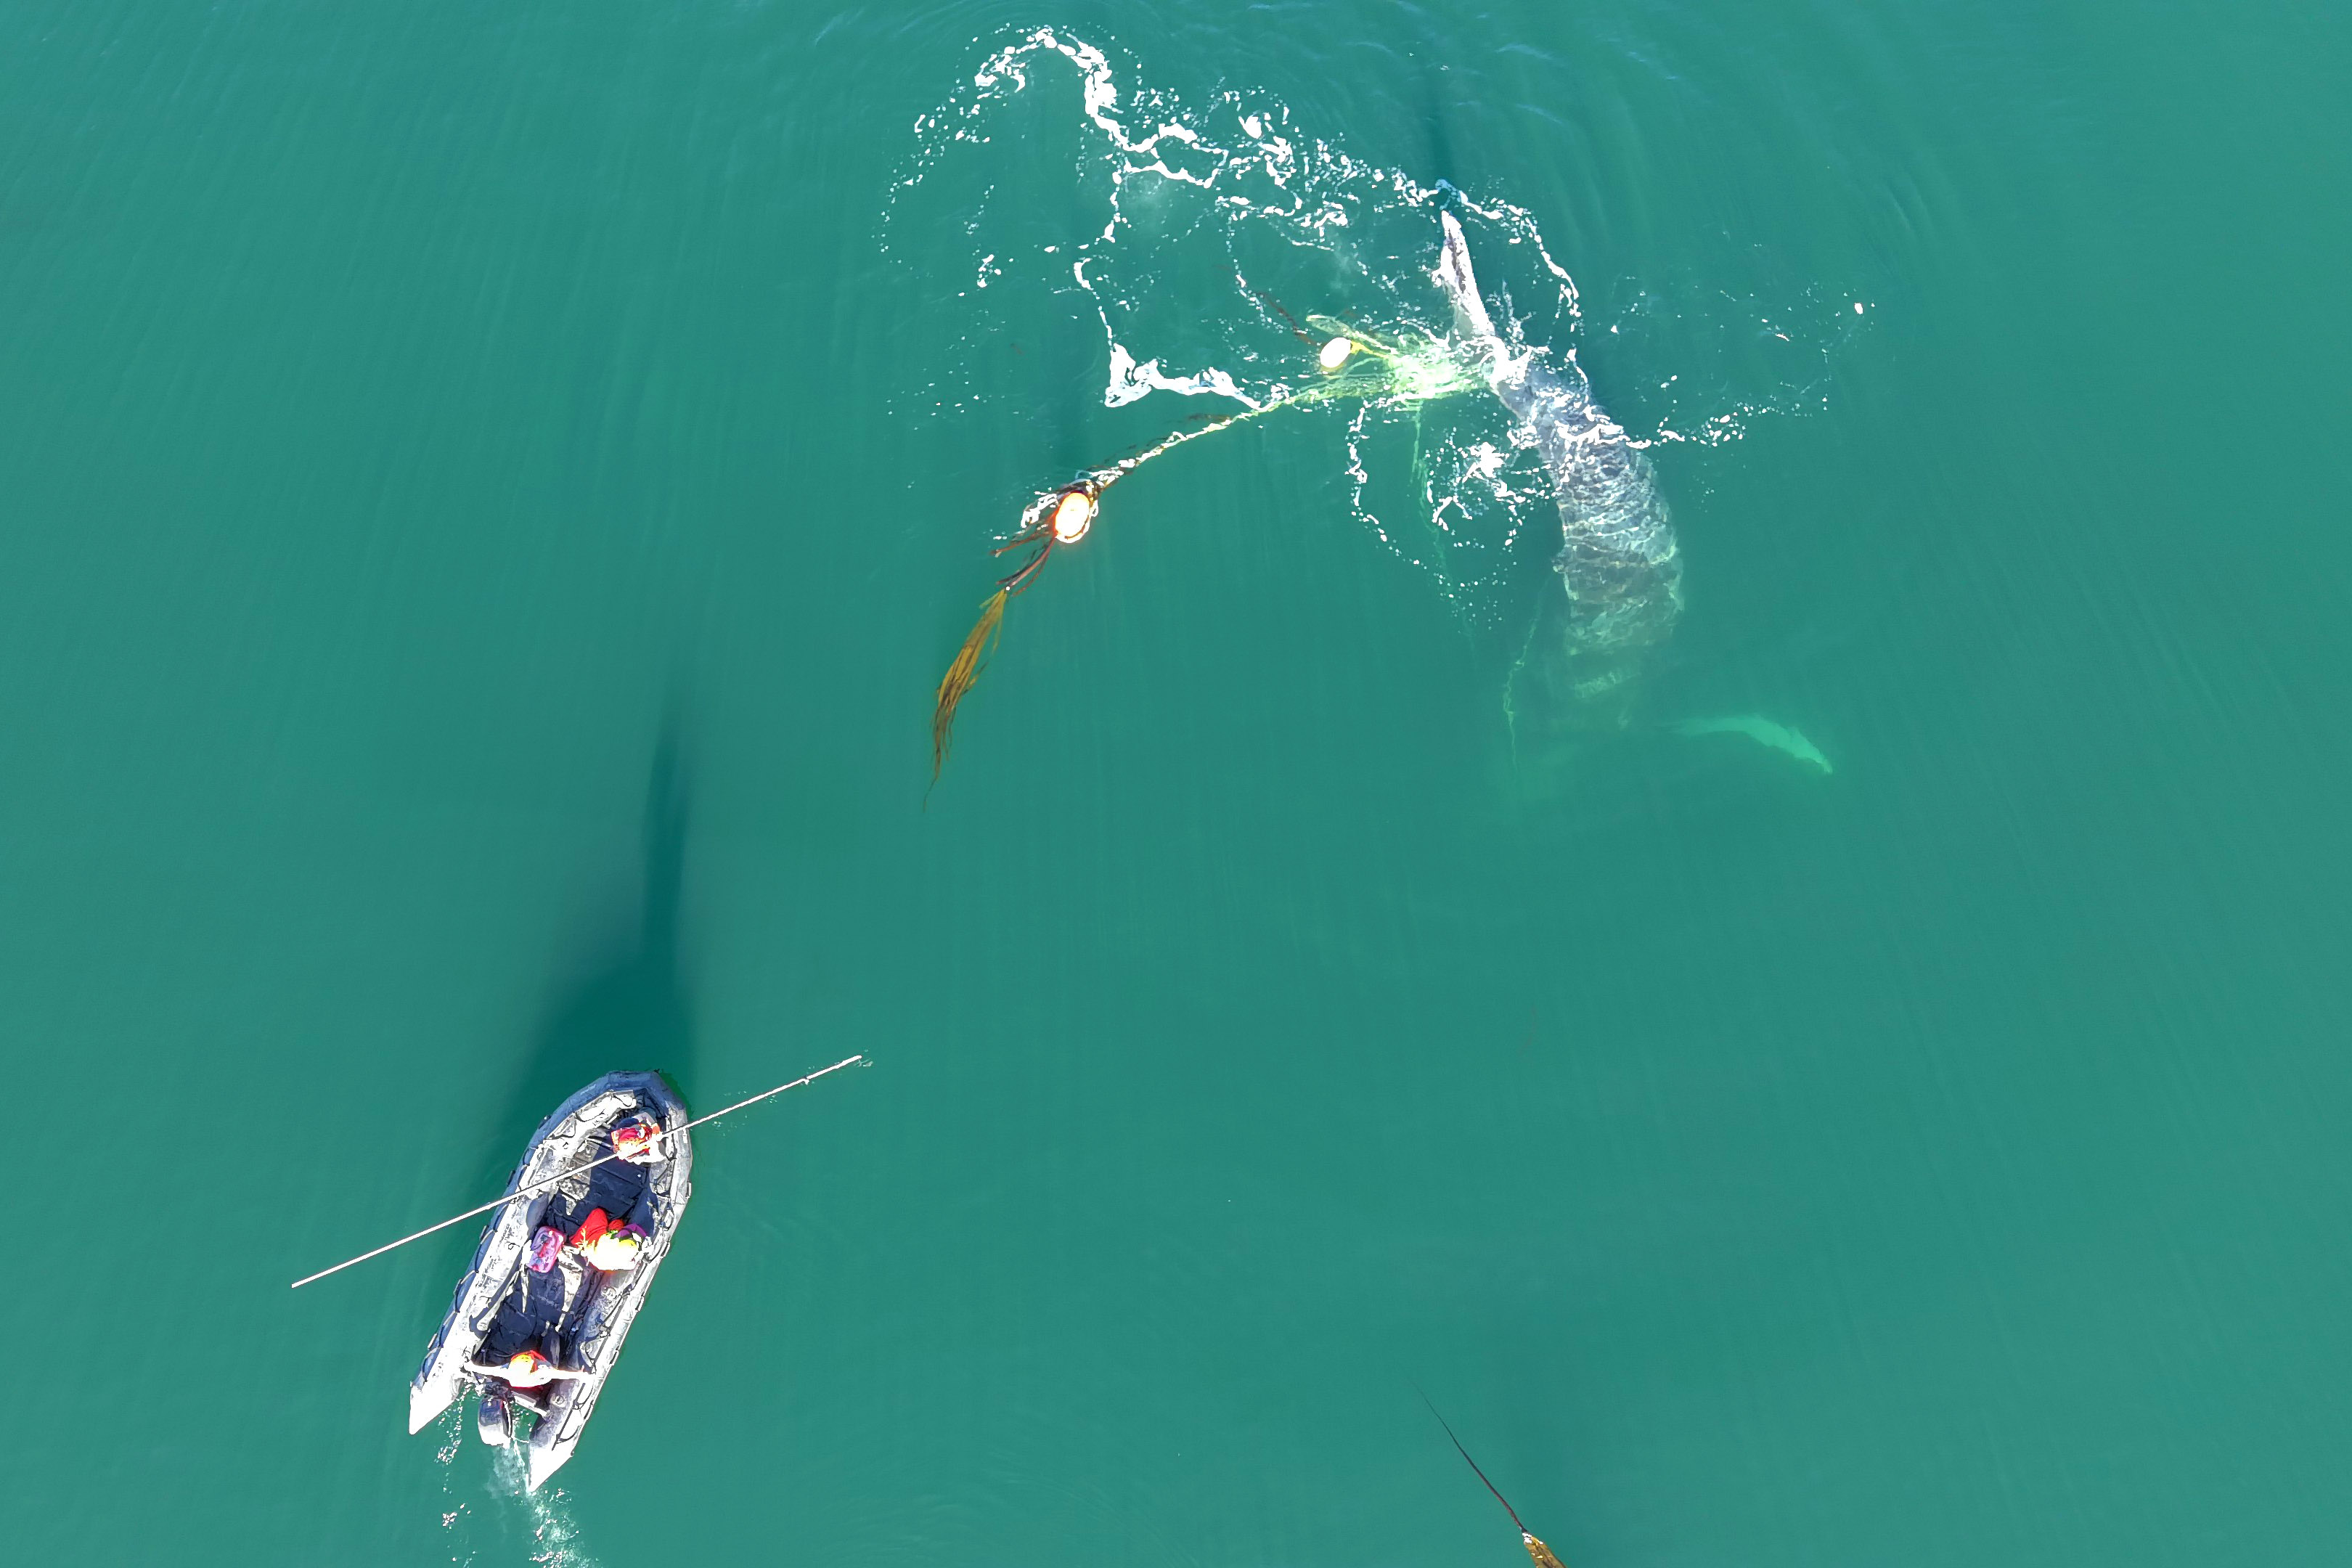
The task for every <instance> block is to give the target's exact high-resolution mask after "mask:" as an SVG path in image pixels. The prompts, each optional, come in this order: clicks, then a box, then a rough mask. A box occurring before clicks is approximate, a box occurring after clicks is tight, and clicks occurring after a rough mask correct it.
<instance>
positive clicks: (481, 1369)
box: [466, 1345, 593, 1388]
mask: <svg viewBox="0 0 2352 1568" xmlns="http://www.w3.org/2000/svg"><path fill="white" fill-rule="evenodd" d="M466 1370H467V1371H468V1372H477V1373H481V1374H482V1375H483V1376H485V1377H491V1378H496V1379H497V1380H498V1381H499V1382H500V1383H503V1384H506V1385H507V1386H508V1387H509V1388H544V1387H546V1386H547V1385H548V1384H551V1383H558V1382H563V1383H577V1382H580V1381H581V1380H583V1379H584V1378H587V1377H590V1376H593V1373H585V1372H573V1371H572V1370H571V1369H570V1368H568V1367H561V1366H558V1365H556V1364H555V1363H554V1361H553V1360H552V1359H551V1358H550V1357H549V1356H548V1355H547V1354H546V1353H545V1352H542V1351H541V1350H540V1349H538V1348H537V1347H536V1346H530V1345H526V1346H525V1347H523V1348H522V1349H521V1350H519V1351H517V1352H514V1354H512V1355H510V1356H509V1357H507V1359H506V1360H504V1361H502V1362H497V1363H482V1362H478V1361H469V1362H467V1363H466Z"/></svg>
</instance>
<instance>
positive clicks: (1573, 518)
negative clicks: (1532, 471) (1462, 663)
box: [1434, 213, 1683, 733]
mask: <svg viewBox="0 0 2352 1568" xmlns="http://www.w3.org/2000/svg"><path fill="white" fill-rule="evenodd" d="M1439 218H1440V221H1441V222H1442V223H1443V224H1444V230H1445V233H1444V247H1443V248H1442V250H1441V251H1440V254H1439V257H1438V262H1437V270H1436V272H1435V274H1434V276H1435V279H1436V281H1437V284H1438V286H1439V287H1440V288H1442V289H1444V290H1445V292H1446V294H1447V296H1448V297H1449V298H1450V299H1451V300H1453V303H1454V336H1455V339H1456V342H1457V343H1458V345H1459V346H1460V347H1461V349H1462V350H1463V351H1464V352H1465V353H1467V354H1468V355H1470V356H1471V357H1472V358H1473V360H1474V361H1475V363H1477V365H1478V368H1479V371H1480V373H1481V374H1483V375H1484V376H1485V378H1486V384H1487V386H1488V387H1489V388H1491V389H1492V390H1493V392H1494V394H1495V395H1496V397H1498V398H1500V399H1501V400H1502V404H1503V406H1504V407H1506V408H1507V409H1508V410H1510V413H1511V416H1512V418H1513V421H1514V422H1515V424H1516V425H1517V427H1518V435H1519V439H1520V441H1521V442H1522V444H1524V445H1526V446H1528V447H1532V448H1534V450H1535V452H1536V453H1537V455H1538V456H1539V457H1540V458H1542V459H1543V462H1544V466H1545V468H1548V469H1549V470H1550V473H1551V479H1552V485H1553V488H1554V489H1555V490H1556V491H1557V492H1558V494H1559V527H1560V549H1559V554H1558V555H1556V556H1554V557H1553V558H1552V570H1553V571H1555V572H1557V573H1559V578H1560V586H1561V588H1562V589H1563V590H1564V595H1563V596H1562V597H1561V598H1558V599H1555V598H1553V597H1551V595H1549V594H1547V595H1546V596H1545V598H1546V603H1545V607H1544V609H1543V611H1542V612H1541V613H1540V614H1539V615H1538V619H1537V621H1536V623H1535V625H1534V626H1533V627H1532V628H1530V630H1529V633H1528V648H1527V651H1526V652H1525V653H1523V654H1522V655H1521V657H1520V660H1519V664H1518V666H1517V668H1516V669H1515V670H1514V671H1513V674H1512V681H1511V690H1510V694H1509V698H1508V701H1507V705H1508V708H1509V710H1510V712H1511V716H1512V721H1513V729H1514V732H1515V733H1516V732H1517V725H1518V722H1519V721H1520V720H1521V719H1523V718H1528V719H1533V720H1535V721H1538V723H1542V724H1544V725H1546V726H1548V727H1552V728H1567V729H1595V728H1599V729H1616V728H1622V726H1623V725H1624V723H1625V722H1626V719H1627V716H1628V711H1629V705H1630V700H1631V696H1632V691H1631V688H1630V684H1629V683H1630V682H1631V681H1632V679H1633V676H1634V675H1635V674H1637V673H1638V672H1639V670H1640V668H1641V665H1642V663H1643V659H1644V658H1645V657H1646V656H1647V655H1648V654H1649V652H1650V651H1651V650H1652V649H1654V648H1655V647H1658V645H1660V644H1661V643H1664V641H1665V640H1666V638H1667V637H1670V636H1672V635H1673V632H1674V629H1675V618H1676V617H1677V616H1679V615H1680V614H1681V613H1682V607H1683V587H1682V584H1683V567H1682V558H1681V555H1680V553H1679V552H1677V550H1676V549H1675V531H1674V525H1673V523H1672V521H1670V519H1669V518H1668V516H1667V512H1666V503H1665V501H1664V500H1663V499H1662V498H1661V497H1660V496H1659V494H1658V487H1657V483H1656V480H1655V479H1654V476H1653V475H1652V473H1651V470H1650V461H1649V459H1648V458H1646V457H1644V456H1643V453H1642V450H1641V448H1639V447H1635V446H1634V445H1633V441H1632V440H1631V439H1629V438H1628V437H1627V436H1626V434H1625V430H1624V427H1623V426H1621V425H1619V424H1618V423H1617V422H1616V421H1615V420H1613V419H1612V418H1610V417H1609V416H1608V415H1607V414H1606V413H1604V412H1602V410H1601V405H1599V404H1597V403H1595V402H1594V401H1593V400H1592V384H1591V382H1589V381H1587V380H1586V379H1585V375H1584V372H1583V371H1582V369H1580V367H1579V366H1578V365H1577V363H1576V361H1575V360H1574V358H1573V357H1570V359H1568V361H1567V363H1565V364H1564V365H1562V366H1559V367H1558V368H1555V367H1553V366H1551V365H1549V364H1546V363H1542V358H1541V355H1540V354H1539V353H1537V352H1536V351H1533V350H1523V351H1520V352H1517V353H1515V352H1513V350H1512V348H1511V346H1510V345H1509V344H1508V343H1507V342H1505V341H1504V340H1503V336H1502V334H1501V333H1499V332H1497V331H1496V330H1495V323H1494V320H1493V318H1492V317H1490V316H1489V315H1488V314H1487V312H1486V300H1485V299H1484V298H1483V297H1481V295H1480V294H1479V291H1478V279H1477V275H1476V274H1475V273H1474V272H1473V271H1472V270H1471V268H1470V247H1469V243H1468V242H1467V241H1466V240H1465V239H1464V238H1463V236H1462V226H1461V225H1460V224H1459V223H1456V222H1455V221H1454V215H1453V214H1452V213H1441V214H1440V215H1439Z"/></svg>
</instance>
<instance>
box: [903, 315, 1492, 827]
mask: <svg viewBox="0 0 2352 1568" xmlns="http://www.w3.org/2000/svg"><path fill="white" fill-rule="evenodd" d="M1275 308H1276V310H1281V307H1280V306H1278V305H1277V306H1276V307H1275ZM1282 314H1283V319H1284V320H1285V321H1289V320H1290V316H1289V312H1288V311H1283V312H1282ZM1290 324H1291V330H1292V331H1294V332H1296V333H1297V335H1298V336H1299V337H1300V338H1301V339H1303V340H1304V341H1306V342H1309V343H1314V342H1317V340H1316V339H1315V338H1314V337H1313V336H1311V335H1310V334H1309V333H1307V331H1305V329H1303V328H1301V327H1300V326H1299V325H1298V323H1297V322H1296V321H1291V323H1290ZM1307 324H1308V325H1309V326H1312V327H1314V328H1316V329H1317V330H1318V331H1325V332H1328V333H1329V334H1331V335H1330V337H1329V338H1328V341H1325V342H1322V344H1321V346H1320V348H1319V349H1318V352H1317V353H1316V356H1315V364H1316V368H1317V369H1318V371H1319V372H1321V374H1322V376H1323V379H1322V380H1321V381H1319V382H1316V383H1310V384H1307V385H1306V386H1303V387H1300V388H1299V389H1298V390H1297V391H1294V392H1286V393H1283V394H1281V395H1277V396H1276V397H1274V398H1273V399H1271V400H1270V401H1268V402H1265V403H1262V404H1259V405H1257V406H1255V407H1253V408H1244V409H1243V410H1241V411H1240V412H1239V413H1235V414H1227V415H1223V416H1220V417H1218V418H1215V419H1212V420H1209V421H1207V422H1206V423H1204V424H1201V425H1197V426H1193V427H1192V428H1191V429H1189V430H1179V431H1177V432H1176V433H1175V434H1174V435H1172V436H1170V437H1168V438H1167V439H1165V440H1163V441H1160V442H1159V443H1157V444H1156V445H1153V446H1151V447H1146V448H1144V449H1143V450H1142V451H1140V452H1138V453H1136V454H1134V455H1133V456H1131V457H1127V458H1120V459H1119V460H1118V462H1116V463H1111V464H1109V465H1108V466H1106V467H1103V468H1095V469H1092V470H1090V471H1088V472H1087V474H1085V475H1084V476H1082V477H1081V478H1079V479H1076V480H1075V481H1073V482H1071V483H1069V484H1066V485H1064V486H1063V487H1062V488H1061V489H1057V490H1047V491H1045V492H1044V493H1043V494H1041V495H1039V496H1038V497H1037V498H1036V499H1035V500H1032V501H1031V502H1030V503H1029V505H1028V506H1027V508H1025V509H1024V510H1023V511H1022V513H1021V522H1020V526H1019V527H1018V528H1017V529H1015V530H1014V531H1013V537H1012V538H1010V539H1008V540H1006V541H1005V542H1003V544H1000V545H998V546H997V547H996V550H995V552H994V553H996V554H998V555H1003V554H1007V553H1009V552H1013V551H1015V550H1022V549H1032V548H1034V552H1033V553H1032V554H1031V555H1030V557H1029V559H1028V560H1026V561H1024V562H1023V563H1022V564H1021V568H1020V570H1019V571H1017V572H1014V573H1013V574H1012V575H1010V576H1008V577H1002V578H999V579H998V580H997V584H996V592H995V593H993V594H991V595H989V596H988V597H987V598H986V599H983V600H982V601H981V606H980V619H979V620H978V621H976V622H975V623H973V625H972V628H971V635H969V636H968V637H965V638H964V639H963V647H961V648H959V649H958V650H957V652H956V656H955V660H954V662H953V663H951V664H950V665H949V666H948V671H947V674H945V675H944V676H941V677H940V689H939V691H938V693H937V694H936V696H935V697H934V698H933V700H932V704H931V783H932V784H938V783H939V782H940V769H941V768H943V767H945V766H946V765H947V760H948V747H949V743H950V740H951V739H952V737H953V731H954V727H955V716H956V709H957V707H958V706H959V705H960V704H961V702H962V701H963V700H964V699H965V698H966V697H967V696H969V695H971V689H972V688H973V687H974V686H976V685H978V684H979V683H980V673H981V671H982V669H984V668H987V666H988V655H989V652H990V650H991V649H992V647H994V646H995V644H996V643H997V642H998V641H999V640H1000V639H1001V638H1002V637H1003V631H1004V607H1005V605H1006V603H1007V602H1008V601H1010V600H1011V599H1012V597H1013V595H1015V594H1018V593H1020V592H1021V591H1022V590H1023V589H1024V588H1026V587H1028V586H1029V584H1031V583H1032V582H1033V581H1034V580H1035V578H1036V575H1037V574H1038V573H1039V572H1040V571H1042V570H1043V569H1044V568H1045V562H1046V560H1047V558H1049V557H1050V556H1051V555H1052V554H1053V553H1054V551H1055V548H1056V547H1057V546H1059V545H1065V544H1076V543H1077V542H1079V541H1080V540H1082V539H1084V538H1085V537H1086V536H1087V530H1088V529H1089V528H1090V527H1092V526H1093V523H1094V520H1095V513H1096V511H1097V510H1099V509H1100V507H1101V505H1102V497H1103V492H1104V491H1105V490H1108V489H1110V487H1111V486H1113V485H1115V484H1117V483H1118V481H1119V480H1121V479H1125V478H1127V476H1128V475H1129V474H1131V473H1133V472H1135V470H1136V469H1138V468H1141V467H1143V465H1144V464H1146V463H1148V462H1150V461H1151V460H1152V459H1153V458H1157V457H1159V456H1160V455H1161V454H1162V453H1165V452H1171V451H1173V450H1174V449H1175V448H1177V447H1181V446H1182V445H1183V444H1184V443H1185V442H1187V441H1197V440H1199V439H1200V438H1201V437H1203V436H1213V435H1215V434H1216V433H1217V432H1218V431H1220V430H1225V429H1230V428H1232V427H1233V426H1235V425H1240V424H1243V423H1245V422H1246V421H1248V420H1252V419H1262V418H1264V417H1265V416H1266V415H1269V414H1272V413H1274V412H1276V410H1278V409H1284V408H1291V407H1297V406H1301V405H1307V404H1313V403H1328V402H1330V401H1331V400H1333V399H1335V398H1342V397H1356V398H1367V399H1370V398H1382V397H1393V398H1399V399H1401V400H1402V401H1406V402H1423V401H1426V400H1427V399H1429V398H1431V397H1440V396H1444V395H1447V394H1448V393H1450V392H1452V391H1455V390H1458V388H1457V387H1456V386H1455V385H1454V384H1453V383H1452V382H1450V381H1447V380H1445V379H1444V378H1443V377H1440V378H1438V379H1436V380H1433V381H1428V382H1425V383H1413V384H1404V382H1403V380H1402V378H1400V377H1398V376H1397V375H1396V374H1394V373H1393V367H1394V365H1395V364H1396V363H1398V362H1399V361H1400V359H1401V358H1402V357H1404V356H1406V355H1408V354H1409V353H1411V351H1410V350H1409V349H1408V348H1407V347H1406V345H1404V344H1402V343H1401V342H1394V341H1391V340H1390V339H1386V338H1383V337H1381V336H1379V335H1378V334H1376V333H1373V332H1370V331H1365V330H1364V329H1363V328H1360V327H1358V326H1355V325H1353V324H1351V323H1349V322H1345V321H1337V320H1334V319H1333V318H1331V317H1329V316H1309V317H1307ZM1358 355H1362V356H1363V362H1364V363H1366V364H1368V365H1370V366H1374V367H1377V368H1375V369H1374V370H1373V371H1372V373H1371V374H1366V375H1353V374H1342V373H1344V372H1347V371H1349V370H1350V369H1351V368H1353V363H1354V362H1355V360H1356V356H1358ZM925 799H926V800H928V799H929V791H928V790H926V791H925Z"/></svg>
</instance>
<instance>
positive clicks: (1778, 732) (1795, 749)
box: [1674, 713, 1833, 773]
mask: <svg viewBox="0 0 2352 1568" xmlns="http://www.w3.org/2000/svg"><path fill="white" fill-rule="evenodd" d="M1674 731H1675V734H1677V735H1745V736H1747V737H1748V739H1749V740H1751V741H1753V742H1756V743H1757V744H1758V745H1759V746H1769V747H1770V748H1771V749H1772V750H1774V751H1776V752H1784V753H1786V754H1787V755H1789V756H1791V757H1794V758H1796V759H1797V761H1799V762H1801V763H1805V764H1806V765H1807V766H1809V767H1814V768H1819V769H1820V770H1821V771H1822V773H1830V772H1832V771H1833V770H1832V768H1831V767H1830V760H1829V759H1828V758H1827V757H1825V756H1823V755H1822V751H1821V748H1820V747H1818V746H1816V745H1814V744H1813V743H1812V742H1811V741H1808V740H1806V739H1805V737H1804V736H1803V735H1801V734H1800V733H1799V732H1798V731H1794V730H1791V729H1790V728H1789V726H1788V725H1786V724H1777V723H1775V722H1773V721H1771V720H1769V719H1767V718H1764V717H1762V716H1761V715H1759V714H1755V713H1743V714H1741V715H1739V717H1738V718H1736V719H1685V720H1684V721H1682V722H1681V723H1679V724H1676V725H1675V726H1674Z"/></svg>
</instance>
